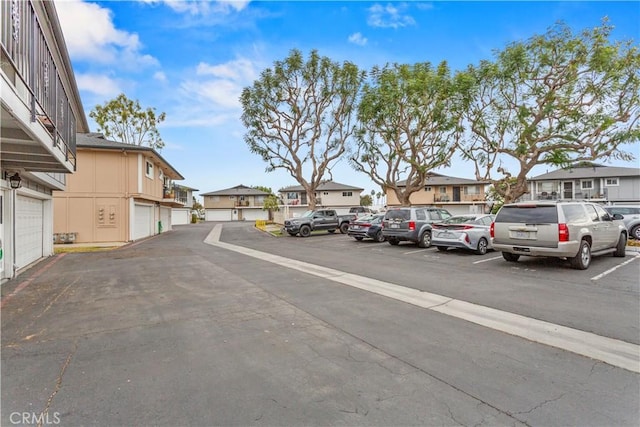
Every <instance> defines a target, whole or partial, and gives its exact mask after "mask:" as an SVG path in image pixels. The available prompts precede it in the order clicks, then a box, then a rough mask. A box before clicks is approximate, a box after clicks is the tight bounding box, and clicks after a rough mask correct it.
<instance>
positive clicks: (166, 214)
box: [160, 207, 172, 231]
mask: <svg viewBox="0 0 640 427" xmlns="http://www.w3.org/2000/svg"><path fill="white" fill-rule="evenodd" d="M160 221H161V222H162V231H169V230H171V225H172V223H171V208H165V207H161V208H160Z"/></svg>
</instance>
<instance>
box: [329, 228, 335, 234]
mask: <svg viewBox="0 0 640 427" xmlns="http://www.w3.org/2000/svg"><path fill="white" fill-rule="evenodd" d="M327 231H328V232H329V233H331V234H333V233H335V232H336V229H335V228H334V229H333V230H327Z"/></svg>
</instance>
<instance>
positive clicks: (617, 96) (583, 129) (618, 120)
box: [458, 19, 640, 201]
mask: <svg viewBox="0 0 640 427" xmlns="http://www.w3.org/2000/svg"><path fill="white" fill-rule="evenodd" d="M612 29H613V27H612V26H610V25H609V24H608V23H607V20H606V19H605V20H604V21H603V24H602V26H600V27H595V28H593V29H590V30H584V31H582V32H581V33H578V34H574V33H573V32H572V31H571V30H570V29H569V28H568V27H567V26H566V25H565V24H562V23H558V24H557V25H555V26H553V27H552V28H550V29H549V30H548V31H547V33H546V34H544V35H536V36H533V37H531V38H530V39H528V40H526V41H523V42H515V43H511V44H510V45H508V46H507V47H506V48H505V49H504V50H502V51H498V52H496V53H495V61H493V62H490V61H482V62H481V63H480V64H479V65H478V66H470V67H469V68H468V69H467V70H466V71H464V72H461V73H459V76H458V77H459V78H460V80H461V81H463V82H465V84H467V85H468V89H469V90H468V92H467V93H468V97H467V99H466V102H467V103H468V107H467V108H466V113H465V119H466V124H467V125H468V126H469V129H470V133H469V135H468V137H467V138H466V140H465V142H464V144H462V145H461V148H462V153H463V156H464V157H465V158H466V159H468V160H471V161H473V162H474V163H475V170H476V177H477V179H481V180H486V181H490V182H492V183H494V184H499V183H501V182H504V180H511V179H514V180H515V181H514V182H513V183H512V184H510V185H506V186H505V185H497V186H496V191H497V192H499V193H500V194H501V195H502V197H504V198H505V201H513V200H516V199H517V198H519V197H520V196H522V195H523V194H525V193H526V192H527V191H528V189H527V185H526V179H527V174H528V173H529V172H530V171H531V169H532V168H533V167H535V166H536V165H543V164H547V165H553V166H565V165H567V164H569V163H572V162H576V161H583V160H596V159H601V160H607V159H622V160H627V161H628V160H632V159H633V156H632V155H631V154H629V153H627V152H625V151H624V149H623V148H624V145H625V144H632V143H636V144H637V141H638V140H639V139H640V117H639V116H640V53H639V49H638V46H637V44H636V43H634V42H633V41H624V42H621V41H615V42H613V41H610V38H611V31H612ZM507 164H509V165H516V169H513V170H510V169H509V168H508V167H507V166H506V165H507ZM496 173H497V174H498V176H496Z"/></svg>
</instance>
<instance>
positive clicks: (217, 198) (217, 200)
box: [211, 196, 220, 202]
mask: <svg viewBox="0 0 640 427" xmlns="http://www.w3.org/2000/svg"><path fill="white" fill-rule="evenodd" d="M211 201H212V202H219V201H220V196H211Z"/></svg>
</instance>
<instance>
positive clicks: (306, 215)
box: [300, 211, 313, 218]
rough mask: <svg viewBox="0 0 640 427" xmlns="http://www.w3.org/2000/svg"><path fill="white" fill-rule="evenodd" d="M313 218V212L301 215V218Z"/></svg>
mask: <svg viewBox="0 0 640 427" xmlns="http://www.w3.org/2000/svg"><path fill="white" fill-rule="evenodd" d="M312 216H313V211H305V213H303V214H302V215H300V218H309V217H312Z"/></svg>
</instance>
